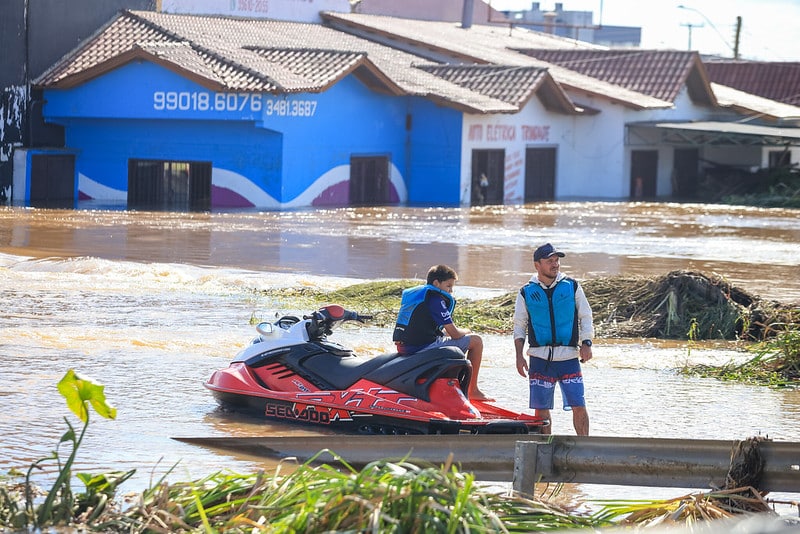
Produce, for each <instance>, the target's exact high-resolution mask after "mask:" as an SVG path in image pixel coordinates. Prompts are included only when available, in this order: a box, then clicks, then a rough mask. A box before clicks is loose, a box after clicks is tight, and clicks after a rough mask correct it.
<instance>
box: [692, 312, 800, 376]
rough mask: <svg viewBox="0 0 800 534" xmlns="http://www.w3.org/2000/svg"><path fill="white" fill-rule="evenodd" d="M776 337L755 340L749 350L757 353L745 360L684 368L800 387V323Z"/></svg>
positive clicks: (701, 373) (705, 373) (702, 373)
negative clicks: (736, 362) (742, 361)
mask: <svg viewBox="0 0 800 534" xmlns="http://www.w3.org/2000/svg"><path fill="white" fill-rule="evenodd" d="M787 326H788V328H787V329H786V330H782V331H779V332H778V333H777V334H776V335H775V336H774V337H772V338H770V339H768V340H765V341H761V342H759V343H755V344H753V345H751V346H750V347H748V349H747V350H748V351H749V352H752V353H754V354H755V356H754V357H753V358H751V359H750V360H748V361H746V362H745V363H742V364H733V363H729V364H726V365H722V366H719V367H715V366H709V365H697V366H692V367H684V368H683V369H682V370H681V371H682V372H683V373H684V374H686V375H690V376H703V377H712V378H718V379H720V380H734V381H737V382H746V383H751V384H759V385H767V386H770V387H776V388H786V387H800V325H797V324H794V325H787Z"/></svg>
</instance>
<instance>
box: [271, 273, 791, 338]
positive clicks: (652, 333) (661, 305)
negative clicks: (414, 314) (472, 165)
mask: <svg viewBox="0 0 800 534" xmlns="http://www.w3.org/2000/svg"><path fill="white" fill-rule="evenodd" d="M419 283H420V281H419V280H392V281H378V282H366V283H356V284H353V285H351V286H347V287H344V288H342V289H337V290H334V291H327V292H326V291H316V290H312V289H308V288H304V289H301V290H297V289H294V288H291V289H273V290H270V291H268V292H265V293H264V295H262V296H263V297H267V298H268V299H269V300H270V301H271V302H275V303H277V304H279V305H280V303H289V302H291V304H292V306H293V307H301V308H302V307H308V308H309V309H314V308H316V307H318V306H320V305H322V304H325V303H332V302H335V303H337V304H341V305H342V306H344V307H346V308H349V309H353V310H357V311H359V312H362V313H368V314H372V315H373V316H374V319H373V320H372V321H371V323H372V324H375V325H378V326H393V325H394V321H395V319H396V318H397V311H398V309H399V307H400V295H401V293H402V291H403V289H406V288H408V287H412V286H414V285H418V284H419ZM581 284H582V285H583V288H584V290H585V292H586V297H587V298H588V299H589V303H590V304H591V305H592V310H593V312H594V322H595V330H596V331H597V335H598V337H651V338H661V339H688V336H689V332H691V333H692V336H693V337H692V339H693V340H694V341H700V340H705V339H729V340H733V339H745V340H760V339H764V338H767V337H770V336H772V335H774V334H775V333H776V332H777V331H779V330H780V329H781V328H782V327H781V326H780V325H782V324H786V323H794V322H798V321H800V307H798V306H796V305H795V306H784V305H781V304H779V303H774V302H765V301H763V300H761V299H759V298H757V297H755V296H752V295H749V294H747V293H746V292H744V291H742V290H740V289H737V288H735V287H733V286H731V285H730V284H729V283H728V282H726V281H725V280H724V279H722V278H720V277H719V276H708V275H705V274H703V273H697V272H691V271H674V272H670V273H667V274H666V275H663V276H658V277H650V278H646V277H638V276H634V277H608V278H595V279H590V280H582V281H581ZM515 299H516V292H515V291H513V292H509V293H505V294H502V295H499V296H496V297H492V298H489V299H478V300H473V299H466V298H464V299H459V301H458V306H457V307H456V311H455V314H454V315H455V320H456V322H457V323H458V324H460V325H465V326H468V327H469V328H471V329H472V330H474V331H476V332H489V333H497V334H508V333H510V332H511V328H512V324H511V318H512V316H513V314H514V301H515Z"/></svg>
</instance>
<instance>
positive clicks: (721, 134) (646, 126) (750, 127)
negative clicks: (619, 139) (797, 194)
mask: <svg viewBox="0 0 800 534" xmlns="http://www.w3.org/2000/svg"><path fill="white" fill-rule="evenodd" d="M627 129H628V142H629V144H632V145H640V144H652V142H653V132H654V131H655V133H656V134H657V135H658V140H659V142H660V143H665V144H673V145H687V144H689V145H729V146H730V145H739V146H741V145H746V146H774V147H785V146H800V128H787V127H779V126H762V125H757V124H744V123H739V122H715V121H706V122H635V123H628V124H627Z"/></svg>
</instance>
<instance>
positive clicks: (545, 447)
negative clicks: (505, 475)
mask: <svg viewBox="0 0 800 534" xmlns="http://www.w3.org/2000/svg"><path fill="white" fill-rule="evenodd" d="M552 473H553V444H552V443H541V442H538V441H517V442H516V444H515V445H514V475H513V479H512V487H513V489H514V491H516V492H517V493H519V494H521V495H526V496H529V497H532V496H533V495H534V487H535V485H536V482H538V481H539V480H540V479H541V478H542V476H545V477H547V476H550V475H552Z"/></svg>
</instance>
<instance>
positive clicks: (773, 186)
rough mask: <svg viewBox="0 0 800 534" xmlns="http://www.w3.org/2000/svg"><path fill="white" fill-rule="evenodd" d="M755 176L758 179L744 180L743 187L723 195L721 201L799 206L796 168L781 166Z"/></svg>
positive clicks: (799, 195) (799, 198)
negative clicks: (781, 167)
mask: <svg viewBox="0 0 800 534" xmlns="http://www.w3.org/2000/svg"><path fill="white" fill-rule="evenodd" d="M756 176H757V177H758V178H760V179H756V180H754V181H749V182H745V187H742V188H740V190H738V191H736V192H735V193H733V192H732V193H731V194H728V195H725V196H723V197H722V202H724V203H725V204H739V205H744V206H761V207H769V208H800V173H799V172H797V169H795V168H783V169H778V170H775V171H770V172H768V173H767V174H766V175H760V174H758V175H756ZM747 185H749V187H747Z"/></svg>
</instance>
